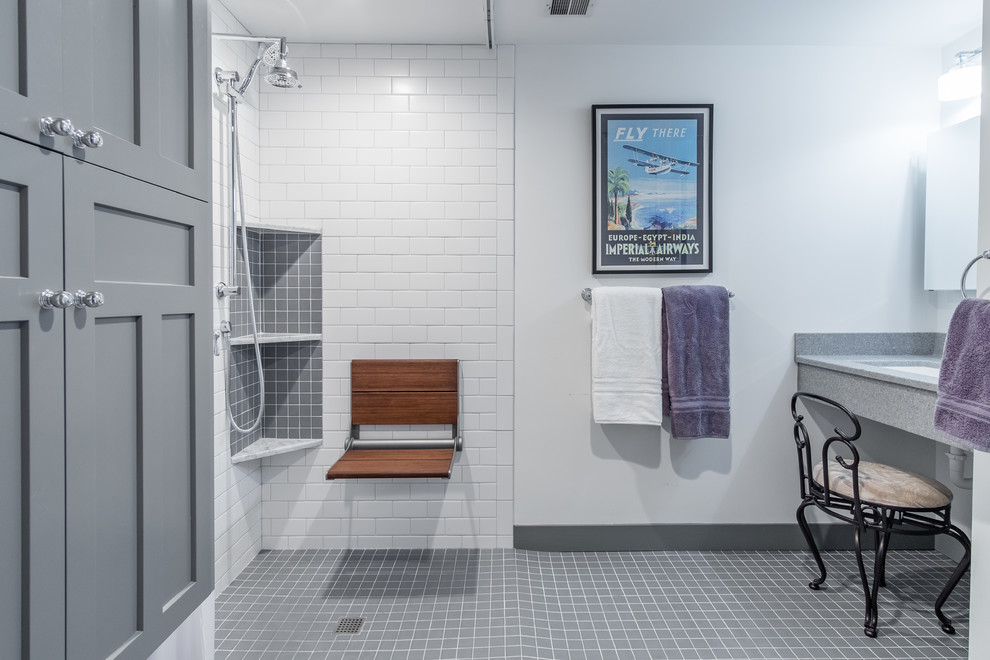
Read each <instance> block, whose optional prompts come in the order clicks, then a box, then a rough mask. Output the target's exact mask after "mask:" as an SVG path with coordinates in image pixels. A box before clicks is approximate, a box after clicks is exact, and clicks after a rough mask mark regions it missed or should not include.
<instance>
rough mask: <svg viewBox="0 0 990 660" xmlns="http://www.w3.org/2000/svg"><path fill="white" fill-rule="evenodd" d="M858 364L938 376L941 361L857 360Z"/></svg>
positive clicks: (930, 376) (929, 376)
mask: <svg viewBox="0 0 990 660" xmlns="http://www.w3.org/2000/svg"><path fill="white" fill-rule="evenodd" d="M857 361H858V362H859V363H860V364H865V365H867V366H870V367H880V368H882V369H890V370H892V371H899V372H902V373H906V374H913V375H916V376H926V377H928V378H938V372H939V368H940V364H941V361H940V360H938V359H937V358H930V359H925V360H889V359H888V360H857Z"/></svg>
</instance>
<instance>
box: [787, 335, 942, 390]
mask: <svg viewBox="0 0 990 660" xmlns="http://www.w3.org/2000/svg"><path fill="white" fill-rule="evenodd" d="M944 344H945V335H944V334H941V333H935V332H903V333H900V332H898V333H798V334H795V335H794V361H795V362H796V363H798V364H807V365H811V366H815V367H822V368H824V369H831V370H833V371H840V372H843V373H847V374H853V375H855V376H862V377H864V378H873V379H876V380H881V381H886V382H888V383H896V384H898V385H906V386H908V387H915V388H918V389H922V390H929V391H931V392H936V391H937V390H938V368H939V365H940V364H941V361H942V347H943V346H944Z"/></svg>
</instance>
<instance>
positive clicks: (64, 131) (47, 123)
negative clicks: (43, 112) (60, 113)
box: [38, 117, 73, 137]
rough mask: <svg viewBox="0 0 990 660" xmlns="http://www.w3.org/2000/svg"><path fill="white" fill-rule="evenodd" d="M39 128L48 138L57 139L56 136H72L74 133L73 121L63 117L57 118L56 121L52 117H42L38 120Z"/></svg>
mask: <svg viewBox="0 0 990 660" xmlns="http://www.w3.org/2000/svg"><path fill="white" fill-rule="evenodd" d="M38 126H39V127H40V128H41V133H42V134H43V135H47V136H48V137H55V136H56V135H72V131H73V127H72V121H71V120H69V119H64V118H62V117H56V118H55V119H52V118H51V117H42V118H41V119H39V120H38Z"/></svg>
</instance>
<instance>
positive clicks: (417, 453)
mask: <svg viewBox="0 0 990 660" xmlns="http://www.w3.org/2000/svg"><path fill="white" fill-rule="evenodd" d="M453 458H454V449H453V448H450V449H351V450H350V451H347V452H344V455H343V456H341V457H340V460H338V461H337V462H336V463H334V464H333V467H331V468H330V470H329V471H328V472H327V479H387V478H392V477H419V478H427V477H439V478H443V479H446V478H448V477H449V476H450V462H451V460H453Z"/></svg>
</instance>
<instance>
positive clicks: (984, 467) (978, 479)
mask: <svg viewBox="0 0 990 660" xmlns="http://www.w3.org/2000/svg"><path fill="white" fill-rule="evenodd" d="M983 15H984V16H990V0H983ZM988 40H990V21H984V22H983V43H984V44H986V43H987V42H988ZM988 99H990V67H987V66H984V67H983V95H982V101H983V103H982V105H983V108H988V107H990V102H988ZM980 163H981V169H980V226H979V239H978V244H977V245H976V246H975V248H976V252H979V251H980V250H984V249H987V248H986V247H985V246H990V167H983V166H982V165H983V164H985V163H990V115H988V114H987V112H985V111H984V112H983V113H982V117H981V119H980ZM976 287H977V291H979V292H980V294H981V295H983V296H986V295H987V294H986V292H987V290H988V289H990V269H988V268H984V269H982V270H980V271H977V278H976ZM970 539H971V540H972V542H973V564H972V568H971V574H970V577H971V586H970V596H969V620H970V621H974V622H981V623H982V622H984V621H987V620H988V618H990V454H987V453H985V452H974V460H973V529H972V533H971V535H970ZM987 656H990V627H988V626H984V625H973V626H971V627H970V631H969V657H970V660H983V659H984V658H986V657H987Z"/></svg>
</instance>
